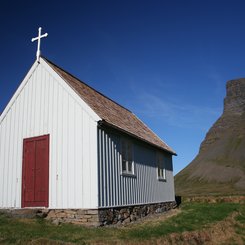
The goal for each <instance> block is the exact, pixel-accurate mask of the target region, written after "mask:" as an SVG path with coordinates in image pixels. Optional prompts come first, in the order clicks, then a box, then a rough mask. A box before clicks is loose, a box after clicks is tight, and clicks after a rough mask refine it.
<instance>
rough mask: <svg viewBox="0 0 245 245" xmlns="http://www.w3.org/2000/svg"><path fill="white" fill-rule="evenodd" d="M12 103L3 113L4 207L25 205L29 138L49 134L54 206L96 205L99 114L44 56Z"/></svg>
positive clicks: (0, 174) (0, 200)
mask: <svg viewBox="0 0 245 245" xmlns="http://www.w3.org/2000/svg"><path fill="white" fill-rule="evenodd" d="M20 90H21V91H20ZM10 102H11V103H10V104H9V105H8V106H7V107H6V110H5V111H4V112H3V114H2V115H1V116H0V193H1V194H0V207H8V208H9V207H15V208H20V207H21V182H22V152H23V139H24V138H29V137H34V136H40V135H46V134H49V135H50V155H49V162H50V164H49V166H50V167H49V208H96V207H97V206H98V197H97V194H98V184H97V178H96V177H97V148H96V145H97V120H98V118H95V115H94V112H93V111H92V110H91V109H90V108H88V106H86V105H85V103H84V102H83V101H82V100H81V99H80V98H79V97H78V95H77V94H76V93H75V92H74V91H73V90H72V89H71V88H70V87H69V86H68V85H67V84H66V83H65V82H63V81H62V79H61V78H60V77H59V76H58V75H57V74H56V73H54V72H53V71H52V70H51V68H50V67H48V65H47V64H46V63H44V61H42V60H41V64H39V65H36V66H35V67H34V68H33V71H32V72H31V74H29V76H27V77H26V78H25V79H24V81H23V82H22V84H21V86H20V88H19V89H18V90H17V92H16V94H15V95H14V96H13V98H12V99H11V101H10ZM88 149H90V150H88Z"/></svg>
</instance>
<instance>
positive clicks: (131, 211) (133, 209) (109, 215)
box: [99, 201, 177, 225]
mask: <svg viewBox="0 0 245 245" xmlns="http://www.w3.org/2000/svg"><path fill="white" fill-rule="evenodd" d="M176 207H177V205H176V202H175V201H173V202H163V203H155V204H144V205H137V206H125V207H114V208H104V209H99V221H100V225H119V224H127V223H130V222H133V221H136V220H138V219H140V218H143V217H145V216H147V215H149V214H155V213H163V212H166V211H168V210H170V209H173V208H176Z"/></svg>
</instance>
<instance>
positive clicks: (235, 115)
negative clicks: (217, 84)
mask: <svg viewBox="0 0 245 245" xmlns="http://www.w3.org/2000/svg"><path fill="white" fill-rule="evenodd" d="M226 91H227V95H226V97H225V100H224V111H223V114H222V116H221V117H220V118H219V119H218V120H217V121H216V122H215V123H214V125H213V126H212V127H211V128H210V130H209V131H208V133H207V135H206V137H205V139H204V141H203V142H202V143H201V146H200V150H199V153H198V155H197V156H196V157H195V159H194V160H193V161H192V162H191V163H190V164H189V165H188V166H187V167H186V168H185V169H183V170H182V171H181V172H180V173H178V174H177V175H176V176H175V186H176V193H177V194H181V195H205V194H245V78H242V79H237V80H231V81H228V82H227V85H226Z"/></svg>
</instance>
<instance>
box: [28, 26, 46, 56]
mask: <svg viewBox="0 0 245 245" xmlns="http://www.w3.org/2000/svg"><path fill="white" fill-rule="evenodd" d="M41 31H42V27H39V28H38V37H35V38H32V39H31V41H32V42H34V41H36V40H37V54H36V56H37V61H39V57H40V55H41V50H40V44H41V38H43V37H47V36H48V33H45V34H43V35H41Z"/></svg>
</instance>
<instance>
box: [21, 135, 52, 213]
mask: <svg viewBox="0 0 245 245" xmlns="http://www.w3.org/2000/svg"><path fill="white" fill-rule="evenodd" d="M42 139H47V141H48V142H47V148H48V149H47V154H48V163H47V164H48V168H47V169H48V172H47V178H48V180H47V181H48V183H47V184H48V187H47V199H46V200H45V205H44V206H42V207H48V205H49V156H50V155H49V152H50V149H49V148H50V135H49V134H45V135H40V136H35V137H30V138H24V139H23V150H22V151H23V152H22V179H21V180H22V185H21V208H32V207H40V206H32V207H31V206H30V207H29V206H28V207H27V206H26V205H25V194H24V193H25V190H24V189H25V177H26V174H25V167H26V166H25V152H24V151H25V147H24V146H25V142H28V141H38V140H42Z"/></svg>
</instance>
